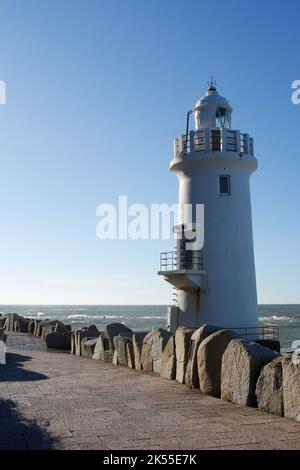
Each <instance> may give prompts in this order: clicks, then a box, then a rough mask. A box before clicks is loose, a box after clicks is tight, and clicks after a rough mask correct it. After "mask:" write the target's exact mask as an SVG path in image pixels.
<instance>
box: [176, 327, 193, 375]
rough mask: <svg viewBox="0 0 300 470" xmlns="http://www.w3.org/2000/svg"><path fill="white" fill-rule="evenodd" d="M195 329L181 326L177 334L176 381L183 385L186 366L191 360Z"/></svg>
mask: <svg viewBox="0 0 300 470" xmlns="http://www.w3.org/2000/svg"><path fill="white" fill-rule="evenodd" d="M194 331H195V330H194V329H192V328H185V327H184V326H180V327H179V328H177V330H176V333H175V347H176V380H177V382H179V383H181V384H183V383H184V380H185V373H186V366H187V363H188V358H189V348H190V341H191V337H192V334H193V333H194Z"/></svg>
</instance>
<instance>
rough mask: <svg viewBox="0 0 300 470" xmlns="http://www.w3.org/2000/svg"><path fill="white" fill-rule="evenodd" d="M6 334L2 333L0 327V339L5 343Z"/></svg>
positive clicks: (2, 330)
mask: <svg viewBox="0 0 300 470" xmlns="http://www.w3.org/2000/svg"><path fill="white" fill-rule="evenodd" d="M6 339H7V335H6V334H5V333H4V329H3V328H0V341H3V342H4V343H6Z"/></svg>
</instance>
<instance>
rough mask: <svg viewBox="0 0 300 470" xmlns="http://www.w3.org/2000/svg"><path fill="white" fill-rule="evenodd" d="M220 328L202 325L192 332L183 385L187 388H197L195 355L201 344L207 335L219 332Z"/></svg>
mask: <svg viewBox="0 0 300 470" xmlns="http://www.w3.org/2000/svg"><path fill="white" fill-rule="evenodd" d="M221 329H222V328H220V327H218V326H215V325H203V326H201V327H200V328H198V330H196V331H194V333H193V334H192V336H191V341H190V348H189V357H188V363H187V366H186V373H185V384H186V385H187V386H188V387H189V388H199V378H198V366H197V353H198V348H199V346H200V344H201V342H202V341H203V340H204V339H205V338H207V337H208V336H209V335H211V334H213V333H215V332H216V331H220V330H221Z"/></svg>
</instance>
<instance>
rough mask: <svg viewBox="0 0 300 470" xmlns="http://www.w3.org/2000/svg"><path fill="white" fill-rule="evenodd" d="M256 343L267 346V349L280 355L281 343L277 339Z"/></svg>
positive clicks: (260, 340)
mask: <svg viewBox="0 0 300 470" xmlns="http://www.w3.org/2000/svg"><path fill="white" fill-rule="evenodd" d="M254 342H255V343H258V344H261V345H262V346H265V348H270V349H272V350H273V351H276V352H278V353H280V341H278V340H277V339H269V338H265V339H256V340H255V341H254Z"/></svg>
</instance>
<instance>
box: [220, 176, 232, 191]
mask: <svg viewBox="0 0 300 470" xmlns="http://www.w3.org/2000/svg"><path fill="white" fill-rule="evenodd" d="M219 191H220V194H227V195H230V194H231V192H230V176H229V175H222V176H219Z"/></svg>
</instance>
